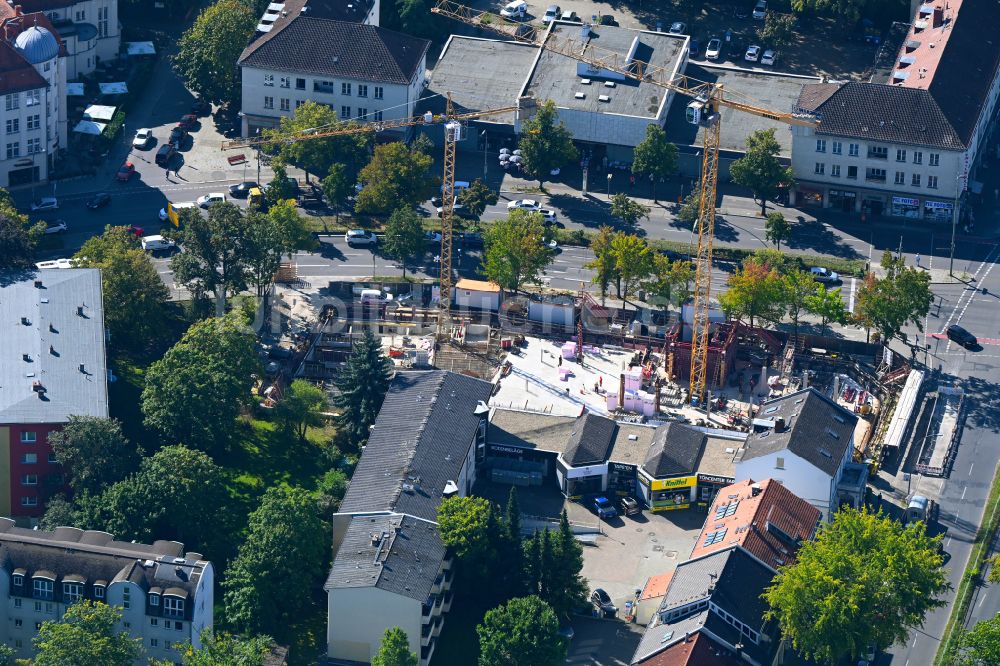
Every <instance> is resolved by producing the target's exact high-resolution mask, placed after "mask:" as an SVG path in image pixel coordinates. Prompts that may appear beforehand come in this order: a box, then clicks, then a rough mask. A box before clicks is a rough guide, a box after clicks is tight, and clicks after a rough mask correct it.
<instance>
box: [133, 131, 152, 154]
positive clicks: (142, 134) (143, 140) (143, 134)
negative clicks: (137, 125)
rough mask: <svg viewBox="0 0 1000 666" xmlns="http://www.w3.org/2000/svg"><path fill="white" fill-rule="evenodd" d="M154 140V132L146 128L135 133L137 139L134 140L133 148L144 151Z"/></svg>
mask: <svg viewBox="0 0 1000 666" xmlns="http://www.w3.org/2000/svg"><path fill="white" fill-rule="evenodd" d="M152 140H153V130H151V129H149V128H148V127H144V128H142V129H141V130H138V131H137V132H136V133H135V138H134V139H132V147H133V148H139V149H143V148H145V147H146V146H148V145H149V142H150V141H152Z"/></svg>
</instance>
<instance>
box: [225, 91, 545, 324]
mask: <svg viewBox="0 0 1000 666" xmlns="http://www.w3.org/2000/svg"><path fill="white" fill-rule="evenodd" d="M532 106H533V100H532V99H531V98H530V97H522V98H520V99H519V100H518V103H517V104H516V105H514V106H506V107H502V108H499V109H487V110H485V111H471V112H468V113H457V114H456V113H454V109H453V106H452V102H451V94H450V93H449V94H448V95H447V103H446V106H445V113H444V115H440V114H438V115H435V114H433V113H431V112H430V111H428V112H426V113H424V114H423V115H421V116H413V117H410V118H397V119H395V120H384V121H378V122H370V123H364V124H361V125H356V124H348V123H337V124H336V125H331V126H330V127H329V128H322V129H320V128H315V129H308V130H304V131H302V132H299V133H298V134H293V135H291V136H285V137H281V138H277V139H276V138H271V137H261V136H255V137H251V138H246V139H235V140H232V141H223V142H222V150H235V149H238V148H253V147H260V146H263V145H267V144H288V143H296V142H299V141H311V140H312V139H323V138H326V137H331V136H343V135H345V134H374V133H376V132H383V131H385V130H391V129H400V128H403V127H417V126H426V125H442V124H443V125H444V174H443V177H442V184H441V279H440V284H441V288H440V302H439V304H438V308H439V310H438V335H442V334H443V333H444V331H445V329H446V327H447V325H448V323H449V320H450V313H451V288H452V275H451V259H452V236H453V234H452V216H453V214H454V206H455V145H456V143H457V142H458V141H461V140H462V139H463V137H464V133H465V125H464V123H465V122H467V121H469V120H477V119H479V118H483V117H486V116H494V115H497V114H501V113H514V114H515V118H516V117H517V115H518V114H519V113H520V112H521V111H522V110H525V109H530V108H531V107H532ZM515 124H517V120H515Z"/></svg>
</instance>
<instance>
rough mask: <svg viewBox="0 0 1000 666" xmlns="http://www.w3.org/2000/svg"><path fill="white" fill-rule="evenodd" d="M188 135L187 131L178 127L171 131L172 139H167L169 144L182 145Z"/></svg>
mask: <svg viewBox="0 0 1000 666" xmlns="http://www.w3.org/2000/svg"><path fill="white" fill-rule="evenodd" d="M187 135H188V133H187V130H186V129H184V128H183V127H181V126H180V125H178V126H177V127H175V128H173V129H172V130H170V138H168V139H167V141H168V142H169V143H180V142H181V141H183V140H184V137H186V136H187Z"/></svg>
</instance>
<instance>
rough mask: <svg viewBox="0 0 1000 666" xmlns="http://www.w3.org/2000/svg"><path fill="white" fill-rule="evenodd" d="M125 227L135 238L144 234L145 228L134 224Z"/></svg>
mask: <svg viewBox="0 0 1000 666" xmlns="http://www.w3.org/2000/svg"><path fill="white" fill-rule="evenodd" d="M125 228H126V229H127V230H128V232H129V233H130V234H132V235H133V236H135V237H136V238H142V237H143V236H145V235H146V230H145V229H143V228H142V227H137V226H135V225H134V224H130V225H128V226H127V227H125Z"/></svg>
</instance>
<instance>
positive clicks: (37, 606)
mask: <svg viewBox="0 0 1000 666" xmlns="http://www.w3.org/2000/svg"><path fill="white" fill-rule="evenodd" d="M35 612H36V613H41V612H42V602H41V601H36V602H35Z"/></svg>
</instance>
